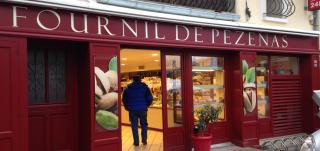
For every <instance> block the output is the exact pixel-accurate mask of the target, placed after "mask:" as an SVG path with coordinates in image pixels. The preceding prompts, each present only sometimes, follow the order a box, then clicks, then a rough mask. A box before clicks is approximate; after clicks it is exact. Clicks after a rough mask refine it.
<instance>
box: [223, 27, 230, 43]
mask: <svg viewBox="0 0 320 151" xmlns="http://www.w3.org/2000/svg"><path fill="white" fill-rule="evenodd" d="M230 32H231V31H230V30H224V31H223V42H224V44H228V45H231V42H230V38H231V37H230V35H229V34H230Z"/></svg>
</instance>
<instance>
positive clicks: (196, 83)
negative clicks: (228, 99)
mask: <svg viewBox="0 0 320 151" xmlns="http://www.w3.org/2000/svg"><path fill="white" fill-rule="evenodd" d="M192 65H193V67H192V82H193V108H194V109H197V108H198V107H201V106H202V105H204V104H208V103H209V104H211V105H214V106H221V107H222V108H223V110H222V112H221V113H220V114H219V119H220V120H224V119H225V113H224V92H225V91H224V70H223V58H218V57H193V58H192ZM220 65H222V66H220Z"/></svg>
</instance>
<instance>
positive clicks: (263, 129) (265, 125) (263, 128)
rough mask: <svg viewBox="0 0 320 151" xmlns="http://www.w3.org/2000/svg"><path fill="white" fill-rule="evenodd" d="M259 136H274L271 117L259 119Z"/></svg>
mask: <svg viewBox="0 0 320 151" xmlns="http://www.w3.org/2000/svg"><path fill="white" fill-rule="evenodd" d="M258 121H259V122H258V123H259V128H258V130H259V136H260V138H267V137H270V136H272V131H271V129H270V128H271V124H270V119H269V118H263V119H259V120H258Z"/></svg>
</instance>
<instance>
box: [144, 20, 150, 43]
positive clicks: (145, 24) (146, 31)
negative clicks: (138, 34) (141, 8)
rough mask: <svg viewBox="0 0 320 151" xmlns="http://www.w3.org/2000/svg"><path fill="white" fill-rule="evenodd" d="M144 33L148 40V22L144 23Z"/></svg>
mask: <svg viewBox="0 0 320 151" xmlns="http://www.w3.org/2000/svg"><path fill="white" fill-rule="evenodd" d="M144 32H145V38H146V39H148V38H149V32H148V22H147V21H145V22H144Z"/></svg>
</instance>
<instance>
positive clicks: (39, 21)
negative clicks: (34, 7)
mask: <svg viewBox="0 0 320 151" xmlns="http://www.w3.org/2000/svg"><path fill="white" fill-rule="evenodd" d="M45 12H49V13H51V14H53V15H54V16H55V17H56V19H57V21H58V22H57V25H56V26H55V27H52V28H50V27H46V26H45V25H44V24H43V23H42V22H41V20H40V17H41V15H42V14H43V13H45ZM60 22H61V19H60V15H59V14H58V13H57V12H55V11H53V10H43V11H41V12H39V13H38V15H37V24H38V26H39V27H40V28H42V29H44V30H55V29H57V28H58V27H59V25H60Z"/></svg>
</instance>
